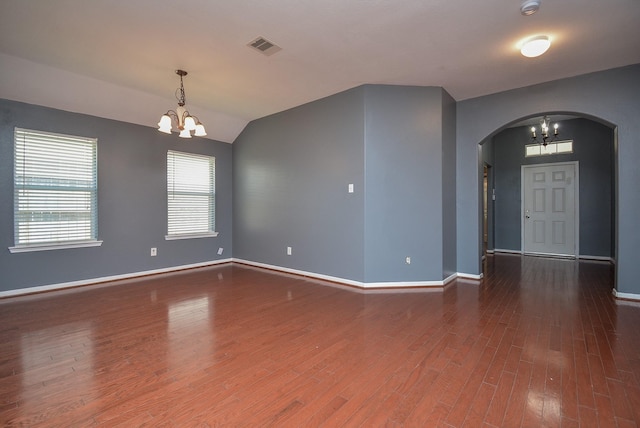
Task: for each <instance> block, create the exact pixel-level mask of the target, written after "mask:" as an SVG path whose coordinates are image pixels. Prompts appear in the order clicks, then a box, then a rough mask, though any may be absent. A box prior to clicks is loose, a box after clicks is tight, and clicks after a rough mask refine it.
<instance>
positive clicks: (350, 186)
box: [349, 183, 353, 193]
mask: <svg viewBox="0 0 640 428" xmlns="http://www.w3.org/2000/svg"><path fill="white" fill-rule="evenodd" d="M349 193H353V183H350V184H349Z"/></svg>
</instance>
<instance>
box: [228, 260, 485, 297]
mask: <svg viewBox="0 0 640 428" xmlns="http://www.w3.org/2000/svg"><path fill="white" fill-rule="evenodd" d="M233 262H234V263H240V264H246V265H249V266H254V267H259V268H263V269H269V270H274V271H278V272H285V273H291V274H294V275H301V276H306V277H309V278H315V279H322V280H325V281H331V282H336V283H338V284H343V285H350V286H352V287H357V288H362V289H365V290H370V289H381V288H391V289H396V288H397V289H401V288H429V287H433V288H443V287H444V286H445V285H447V284H448V283H450V282H451V281H453V280H455V279H456V278H467V279H481V278H482V274H480V275H469V274H460V273H454V274H452V275H449V276H448V277H447V278H445V279H443V280H442V281H398V282H392V281H390V282H361V281H354V280H351V279H346V278H340V277H335V276H329V275H322V274H319V273H315V272H308V271H302V270H298V269H290V268H286V267H281V266H276V265H269V264H266V263H259V262H254V261H251V260H244V259H233Z"/></svg>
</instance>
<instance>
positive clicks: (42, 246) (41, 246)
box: [9, 241, 102, 254]
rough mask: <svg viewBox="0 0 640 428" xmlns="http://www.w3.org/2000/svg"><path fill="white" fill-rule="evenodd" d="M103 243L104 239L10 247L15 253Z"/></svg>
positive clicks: (97, 245) (94, 245) (96, 245)
mask: <svg viewBox="0 0 640 428" xmlns="http://www.w3.org/2000/svg"><path fill="white" fill-rule="evenodd" d="M101 245H102V241H80V242H69V243H64V244H62V243H58V244H34V245H21V246H16V247H9V251H10V252H11V253H12V254H14V253H29V252H32V251H49V250H67V249H70V248H87V247H99V246H101Z"/></svg>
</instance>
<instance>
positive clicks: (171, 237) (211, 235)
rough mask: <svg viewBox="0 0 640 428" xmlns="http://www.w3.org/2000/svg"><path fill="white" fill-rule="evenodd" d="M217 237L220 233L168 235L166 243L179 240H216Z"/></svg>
mask: <svg viewBox="0 0 640 428" xmlns="http://www.w3.org/2000/svg"><path fill="white" fill-rule="evenodd" d="M216 236H218V232H207V233H189V234H184V235H166V236H165V237H164V239H165V241H175V240H178V239H196V238H214V237H216Z"/></svg>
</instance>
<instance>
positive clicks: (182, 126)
mask: <svg viewBox="0 0 640 428" xmlns="http://www.w3.org/2000/svg"><path fill="white" fill-rule="evenodd" d="M176 74H177V75H178V76H180V87H179V88H178V89H176V98H177V99H178V108H176V109H175V111H174V110H169V111H168V112H166V113H165V114H163V115H162V117H161V118H160V122H158V131H160V132H164V133H165V134H171V129H172V128H173V124H174V123H175V126H176V128H177V129H178V131H180V134H179V137H181V138H191V132H193V133H194V134H193V135H195V136H196V137H204V136H205V135H207V132H206V131H205V130H204V125H203V124H202V123H200V121H199V120H198V118H197V117H195V116H192V115H191V114H190V113H189V111H188V110H187V109H186V108H184V105H185V104H186V102H187V101H186V97H185V95H184V84H183V83H182V78H183V77H184V76H186V75H187V72H186V71H184V70H176Z"/></svg>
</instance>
